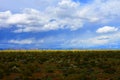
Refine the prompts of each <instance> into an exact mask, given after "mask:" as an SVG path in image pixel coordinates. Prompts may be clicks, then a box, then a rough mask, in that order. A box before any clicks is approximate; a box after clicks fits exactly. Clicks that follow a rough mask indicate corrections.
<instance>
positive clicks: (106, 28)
mask: <svg viewBox="0 0 120 80" xmlns="http://www.w3.org/2000/svg"><path fill="white" fill-rule="evenodd" d="M116 31H118V28H116V27H112V26H104V27H101V28H99V29H98V30H97V31H96V32H97V33H109V32H116Z"/></svg>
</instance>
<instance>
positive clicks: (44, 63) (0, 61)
mask: <svg viewBox="0 0 120 80" xmlns="http://www.w3.org/2000/svg"><path fill="white" fill-rule="evenodd" d="M0 80H120V51H117V50H114V51H113V50H102V51H97V50H94V51H90V50H83V51H79V50H71V51H66V50H65V51H64V50H61V51H57V50H55V51H52V50H43V51H42V50H28V51H27V50H5V51H0Z"/></svg>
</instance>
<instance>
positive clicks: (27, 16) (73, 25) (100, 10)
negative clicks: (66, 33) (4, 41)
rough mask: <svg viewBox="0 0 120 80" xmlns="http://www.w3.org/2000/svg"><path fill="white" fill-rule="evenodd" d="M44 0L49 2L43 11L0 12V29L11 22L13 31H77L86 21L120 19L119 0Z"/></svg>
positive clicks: (112, 20)
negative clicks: (91, 0)
mask: <svg viewBox="0 0 120 80" xmlns="http://www.w3.org/2000/svg"><path fill="white" fill-rule="evenodd" d="M42 1H43V0H42ZM43 2H44V1H43ZM45 2H48V3H49V2H50V5H48V6H47V5H46V4H44V5H46V7H45V9H43V10H42V11H39V10H36V9H24V10H23V11H22V12H20V13H12V12H11V11H6V12H0V28H3V27H9V26H13V25H14V27H16V30H14V31H13V32H16V33H20V32H41V31H49V30H58V29H70V30H77V29H80V28H81V27H83V26H84V24H87V23H93V22H98V23H109V22H114V21H115V20H116V19H118V18H120V14H119V13H120V7H119V4H120V0H114V1H113V0H106V1H105V0H94V1H93V2H91V3H89V4H87V3H86V5H81V3H80V2H74V1H73V0H57V1H55V0H54V1H52V2H53V3H54V4H52V2H51V1H48V0H47V1H45ZM40 3H41V1H40Z"/></svg>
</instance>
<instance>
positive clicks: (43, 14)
mask: <svg viewBox="0 0 120 80" xmlns="http://www.w3.org/2000/svg"><path fill="white" fill-rule="evenodd" d="M119 4H120V0H29V1H28V0H0V48H5V49H6V48H11V49H24V48H27V49H37V48H39V49H40V48H53V49H56V48H62V49H67V48H73V49H120V45H119V43H120V42H119V41H120V28H119V26H120V20H119V19H120V14H119V13H120V6H119Z"/></svg>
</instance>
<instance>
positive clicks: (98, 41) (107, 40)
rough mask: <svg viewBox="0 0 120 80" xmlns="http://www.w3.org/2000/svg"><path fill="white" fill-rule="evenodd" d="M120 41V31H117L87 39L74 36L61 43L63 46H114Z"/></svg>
mask: <svg viewBox="0 0 120 80" xmlns="http://www.w3.org/2000/svg"><path fill="white" fill-rule="evenodd" d="M119 41H120V32H116V33H113V34H102V35H99V36H94V37H89V38H85V39H81V38H78V37H77V38H74V39H69V40H65V41H64V43H63V44H62V45H61V46H62V47H72V48H75V47H83V48H87V47H96V46H108V45H109V46H110V45H111V46H112V45H116V44H118V43H119Z"/></svg>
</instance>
